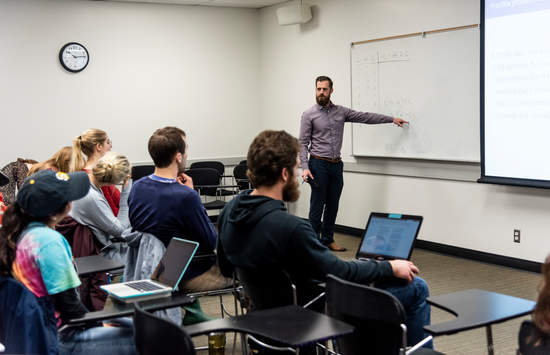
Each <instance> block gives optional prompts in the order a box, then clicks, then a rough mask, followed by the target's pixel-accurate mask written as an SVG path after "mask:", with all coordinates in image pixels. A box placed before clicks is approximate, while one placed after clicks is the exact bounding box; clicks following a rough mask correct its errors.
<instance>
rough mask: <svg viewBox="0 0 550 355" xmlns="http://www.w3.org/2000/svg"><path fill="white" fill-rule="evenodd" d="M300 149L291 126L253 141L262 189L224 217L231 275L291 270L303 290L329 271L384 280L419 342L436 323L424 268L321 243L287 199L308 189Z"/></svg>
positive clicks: (221, 248)
mask: <svg viewBox="0 0 550 355" xmlns="http://www.w3.org/2000/svg"><path fill="white" fill-rule="evenodd" d="M299 151H300V145H299V143H298V140H297V139H296V138H294V137H292V136H291V135H290V134H288V133H286V132H285V131H264V132H262V133H260V134H259V135H258V136H257V137H256V138H255V139H254V141H253V142H252V144H251V145H250V148H249V150H248V160H247V165H248V169H249V170H248V176H249V178H250V182H251V183H252V185H253V186H255V189H254V190H247V191H244V192H242V193H241V194H239V195H237V196H236V197H235V198H234V199H233V200H231V201H230V202H229V203H228V204H227V205H226V207H225V208H224V209H223V211H222V212H221V214H220V217H219V221H218V228H219V234H220V240H219V243H218V260H219V265H220V267H221V269H222V272H223V274H224V275H229V274H230V273H231V271H232V267H233V266H238V267H241V268H245V269H255V270H262V269H264V270H285V271H286V272H287V273H288V274H289V276H290V277H291V278H292V280H293V281H294V282H295V283H297V289H298V291H299V292H300V287H303V288H307V286H306V285H307V284H308V282H307V281H311V280H324V279H325V278H326V275H327V274H334V275H336V276H338V277H340V278H343V279H345V280H348V281H353V282H357V283H361V284H369V283H371V282H380V284H381V285H380V286H381V287H383V288H384V289H385V290H386V291H389V292H390V293H392V294H393V295H394V296H396V297H397V298H398V299H399V300H400V301H401V303H402V304H403V307H404V308H405V311H406V313H407V322H406V324H407V330H408V332H407V343H408V344H416V343H417V342H419V341H420V340H422V339H423V338H425V337H426V335H425V334H424V330H423V326H425V325H428V324H429V323H430V308H429V305H428V304H427V303H426V298H427V297H428V295H429V292H428V286H427V284H426V282H425V281H424V280H422V279H421V278H419V277H416V276H415V274H416V273H417V272H418V269H417V267H416V266H415V265H414V264H413V263H412V262H410V261H406V260H392V261H389V262H388V261H382V262H378V261H374V260H371V261H361V262H360V261H343V260H341V259H339V258H338V257H337V256H335V255H334V254H333V253H332V252H331V251H330V250H329V248H328V247H327V246H325V245H323V244H321V242H320V241H319V239H318V238H317V235H316V233H315V231H314V230H313V228H312V227H311V225H310V224H309V223H308V222H307V221H304V220H302V219H301V218H299V217H297V216H293V215H291V214H289V213H288V212H287V210H286V208H285V205H284V202H294V201H296V200H298V197H299V195H300V191H299V184H298V180H297V178H298V177H299V176H300V175H299V173H298V158H297V157H298V152H299ZM398 278H400V279H404V280H406V282H407V284H406V285H403V283H402V282H400V281H398ZM382 282H384V283H383V284H382ZM305 292H306V293H307V290H306V291H305ZM365 307H368V305H365ZM425 346H426V347H433V344H432V343H431V342H430V343H428V344H426V345H425Z"/></svg>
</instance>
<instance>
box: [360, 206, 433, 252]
mask: <svg viewBox="0 0 550 355" xmlns="http://www.w3.org/2000/svg"><path fill="white" fill-rule="evenodd" d="M422 219H423V218H422V217H421V216H412V215H406V214H396V213H379V212H372V213H371V214H370V216H369V221H368V222H367V226H366V227H365V231H364V232H363V238H362V239H361V244H359V248H358V250H357V254H356V255H355V257H356V258H357V259H359V260H362V259H376V260H393V259H404V260H409V259H410V257H411V253H412V250H413V247H414V242H415V240H416V237H417V236H418V231H419V230H420V225H421V224H422Z"/></svg>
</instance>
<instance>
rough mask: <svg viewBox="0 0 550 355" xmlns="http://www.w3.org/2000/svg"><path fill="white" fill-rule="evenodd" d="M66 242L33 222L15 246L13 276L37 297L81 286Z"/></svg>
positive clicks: (42, 225) (41, 225) (51, 231)
mask: <svg viewBox="0 0 550 355" xmlns="http://www.w3.org/2000/svg"><path fill="white" fill-rule="evenodd" d="M72 258H73V257H72V253H71V248H70V246H69V243H67V240H66V239H65V238H64V237H63V236H62V235H61V234H60V233H59V232H57V231H55V230H53V229H51V228H48V227H47V226H46V225H44V224H42V223H38V222H32V223H30V224H29V226H28V227H27V228H26V229H25V230H24V231H23V233H22V234H21V238H20V239H19V242H18V243H17V251H16V257H15V261H14V263H13V275H14V276H15V278H16V279H17V280H19V281H20V282H21V283H22V284H23V285H25V286H26V287H27V288H28V289H29V290H30V291H31V292H32V293H34V295H35V296H36V297H44V296H46V295H55V294H56V293H59V292H63V291H66V290H69V289H71V288H75V287H78V286H80V279H79V278H78V275H77V273H76V270H75V268H74V265H73V262H72Z"/></svg>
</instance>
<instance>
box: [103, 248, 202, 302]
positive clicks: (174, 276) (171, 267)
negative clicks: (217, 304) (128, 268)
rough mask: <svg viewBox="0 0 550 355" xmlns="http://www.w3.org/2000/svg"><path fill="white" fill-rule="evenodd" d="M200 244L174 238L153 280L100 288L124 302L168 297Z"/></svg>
mask: <svg viewBox="0 0 550 355" xmlns="http://www.w3.org/2000/svg"><path fill="white" fill-rule="evenodd" d="M198 247H199V243H197V242H194V241H190V240H185V239H180V238H172V240H171V241H170V243H169V244H168V247H167V248H166V252H165V253H164V256H163V257H162V259H161V260H160V262H159V263H158V265H157V267H156V269H155V272H154V273H153V276H152V277H151V280H137V281H128V282H121V283H116V284H109V285H103V286H100V287H101V289H102V290H103V291H105V292H107V293H108V294H109V295H110V296H112V297H114V298H116V299H118V300H121V301H124V302H128V301H135V300H142V299H145V298H156V297H162V296H168V295H170V294H171V293H172V291H175V290H177V288H178V285H179V283H180V281H181V278H182V277H183V274H184V273H185V271H186V270H187V267H188V266H189V263H190V262H191V259H192V258H193V256H194V255H195V252H196V251H197V249H198Z"/></svg>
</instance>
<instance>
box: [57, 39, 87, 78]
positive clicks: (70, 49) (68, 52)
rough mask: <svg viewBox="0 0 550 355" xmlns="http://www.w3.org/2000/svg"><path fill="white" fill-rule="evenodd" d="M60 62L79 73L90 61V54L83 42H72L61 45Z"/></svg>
mask: <svg viewBox="0 0 550 355" xmlns="http://www.w3.org/2000/svg"><path fill="white" fill-rule="evenodd" d="M59 62H61V65H62V66H63V68H65V70H67V71H70V72H71V73H78V72H80V71H82V70H84V68H86V66H87V65H88V63H89V62H90V55H89V54H88V50H87V49H86V47H84V46H83V45H82V44H80V43H76V42H70V43H67V44H66V45H64V46H63V47H61V50H60V51H59Z"/></svg>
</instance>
